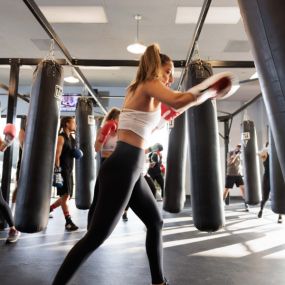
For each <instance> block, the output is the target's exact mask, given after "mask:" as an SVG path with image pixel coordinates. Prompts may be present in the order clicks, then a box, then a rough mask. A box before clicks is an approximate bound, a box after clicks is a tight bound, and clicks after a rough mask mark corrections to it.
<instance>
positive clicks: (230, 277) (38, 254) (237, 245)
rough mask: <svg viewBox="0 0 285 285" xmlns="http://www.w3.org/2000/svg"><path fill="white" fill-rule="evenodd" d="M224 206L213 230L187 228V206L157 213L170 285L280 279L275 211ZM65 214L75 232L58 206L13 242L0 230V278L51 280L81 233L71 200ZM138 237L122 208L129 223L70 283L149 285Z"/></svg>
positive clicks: (82, 223)
mask: <svg viewBox="0 0 285 285" xmlns="http://www.w3.org/2000/svg"><path fill="white" fill-rule="evenodd" d="M158 204H159V205H160V207H161V204H162V203H161V202H158ZM268 207H269V205H268ZM225 209H226V219H227V223H226V226H225V228H223V229H222V230H220V231H218V232H215V233H205V232H199V231H198V230H196V229H195V227H193V222H192V218H191V208H190V207H189V206H187V207H185V209H184V210H183V211H182V212H181V213H180V214H175V215H174V214H169V213H165V212H164V213H163V215H164V222H165V224H164V230H163V239H164V266H165V274H166V276H167V278H169V280H170V284H171V285H188V284H189V285H200V284H201V285H207V284H211V285H241V284H242V285H253V284H254V285H255V284H258V285H270V284H272V285H273V284H274V285H277V284H278V285H279V284H285V225H284V224H277V215H276V214H273V213H272V212H271V211H270V209H269V208H267V209H265V210H264V216H263V218H262V219H258V218H257V212H258V207H254V208H251V209H250V212H245V211H244V209H243V204H242V203H241V202H235V203H233V204H231V205H230V206H226V208H225ZM72 213H73V218H74V221H75V223H76V224H77V225H78V226H79V227H80V229H79V230H78V231H77V232H73V233H67V232H66V231H65V230H64V218H63V215H62V213H61V211H60V210H56V211H55V215H54V218H53V219H50V221H49V225H48V228H47V229H46V230H45V231H44V232H40V233H36V234H22V236H21V239H20V240H19V242H18V243H16V244H12V245H6V244H5V239H6V235H7V231H2V232H0V284H1V285H6V284H13V285H18V284H19V285H20V284H21V285H28V284H29V285H31V284H41V285H45V284H51V282H52V279H53V277H54V275H55V273H56V271H57V269H58V268H59V266H60V264H61V262H62V261H63V259H64V257H65V256H66V254H67V253H68V251H69V249H70V248H71V247H72V246H73V245H74V244H75V243H76V242H77V241H78V239H80V238H81V237H82V236H83V235H84V233H85V228H86V216H87V211H82V210H77V209H76V208H75V207H74V202H73V201H72ZM284 222H285V219H284ZM144 242H145V228H144V226H143V224H142V223H141V222H140V221H139V220H138V218H137V217H136V216H135V215H134V214H133V212H132V211H129V221H128V222H123V221H120V223H119V224H118V226H117V227H116V229H115V231H114V232H113V234H112V235H111V237H110V238H109V239H108V240H107V241H106V242H105V244H104V245H103V246H101V247H100V248H99V249H98V250H97V251H96V253H94V254H93V255H92V256H91V257H90V258H89V259H88V260H87V261H86V262H85V263H84V265H83V266H82V267H81V268H80V270H79V271H78V272H77V273H76V274H75V276H74V278H73V279H72V281H71V282H70V284H74V285H75V284H76V285H77V284H78V285H79V284H80V285H87V284H88V285H90V284H96V285H121V284H122V285H123V284H127V285H148V284H150V274H149V269H148V263H147V257H146V253H145V248H144Z"/></svg>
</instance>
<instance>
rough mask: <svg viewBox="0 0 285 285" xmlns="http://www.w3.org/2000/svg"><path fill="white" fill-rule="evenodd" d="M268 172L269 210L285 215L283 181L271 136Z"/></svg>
mask: <svg viewBox="0 0 285 285" xmlns="http://www.w3.org/2000/svg"><path fill="white" fill-rule="evenodd" d="M269 147H270V152H269V172H270V192H271V195H270V197H271V209H272V211H273V212H274V213H276V214H283V215H284V214H285V181H284V178H283V175H282V172H281V168H280V163H279V160H278V157H277V154H276V148H275V144H274V140H273V137H272V134H270V140H269Z"/></svg>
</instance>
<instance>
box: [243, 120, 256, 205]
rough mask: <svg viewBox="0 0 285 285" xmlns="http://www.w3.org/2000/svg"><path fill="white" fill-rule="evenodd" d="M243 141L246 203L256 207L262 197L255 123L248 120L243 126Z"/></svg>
mask: <svg viewBox="0 0 285 285" xmlns="http://www.w3.org/2000/svg"><path fill="white" fill-rule="evenodd" d="M241 140H242V154H243V175H244V188H245V189H244V190H245V202H246V203H247V204H249V205H256V204H258V203H259V202H260V197H261V179H260V168H259V160H258V156H257V152H258V148H257V140H256V132H255V127H254V122H253V121H250V120H247V121H243V122H242V124H241Z"/></svg>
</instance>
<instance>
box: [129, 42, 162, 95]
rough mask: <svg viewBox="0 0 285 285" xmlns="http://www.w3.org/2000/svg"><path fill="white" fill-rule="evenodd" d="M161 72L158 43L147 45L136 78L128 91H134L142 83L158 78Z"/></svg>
mask: <svg viewBox="0 0 285 285" xmlns="http://www.w3.org/2000/svg"><path fill="white" fill-rule="evenodd" d="M160 72H161V56H160V48H159V45H158V44H152V45H150V46H148V47H147V49H146V50H145V52H144V54H143V55H142V56H141V58H140V63H139V67H138V70H137V74H136V78H135V80H134V81H133V82H132V83H131V84H130V85H129V87H128V91H130V92H134V91H135V90H136V89H137V87H138V85H139V84H140V83H143V82H146V81H148V80H154V79H158V78H159V77H160Z"/></svg>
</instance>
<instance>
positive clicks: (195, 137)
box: [185, 61, 225, 232]
mask: <svg viewBox="0 0 285 285" xmlns="http://www.w3.org/2000/svg"><path fill="white" fill-rule="evenodd" d="M210 75H212V68H211V66H210V65H208V64H207V63H205V62H202V61H197V62H193V63H191V64H190V66H189V69H188V73H187V77H186V78H185V87H186V88H185V89H186V90H187V89H189V88H191V87H192V86H194V85H197V84H199V83H200V82H202V81H203V80H204V79H206V78H207V77H209V76H210ZM187 113H188V130H189V131H188V140H189V155H190V171H191V174H190V179H191V182H190V185H191V186H190V190H191V205H192V214H193V222H194V225H195V226H196V228H197V229H199V230H200V231H207V232H213V231H217V230H218V229H220V228H221V227H222V226H223V225H224V223H225V218H224V210H223V200H222V191H223V186H222V176H221V166H220V152H219V140H218V122H217V110H216V102H215V101H214V100H208V101H206V102H205V103H203V104H202V105H199V106H197V107H194V108H190V109H188V111H187Z"/></svg>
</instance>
